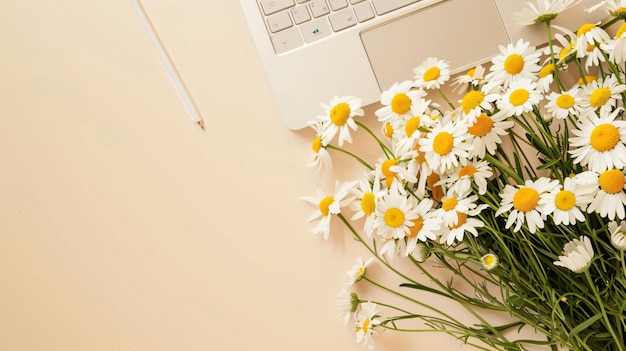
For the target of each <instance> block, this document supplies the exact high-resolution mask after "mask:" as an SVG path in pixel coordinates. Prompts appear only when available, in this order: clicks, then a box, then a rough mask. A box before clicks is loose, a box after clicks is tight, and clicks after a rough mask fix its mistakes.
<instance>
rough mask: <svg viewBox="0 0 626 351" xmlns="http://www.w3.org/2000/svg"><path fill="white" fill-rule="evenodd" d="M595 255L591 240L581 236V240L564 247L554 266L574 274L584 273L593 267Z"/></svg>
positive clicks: (573, 241)
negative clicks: (592, 261)
mask: <svg viewBox="0 0 626 351" xmlns="http://www.w3.org/2000/svg"><path fill="white" fill-rule="evenodd" d="M593 255H594V252H593V245H591V240H590V239H589V237H587V236H585V235H581V236H580V238H579V239H573V240H572V241H569V242H568V243H567V244H565V246H563V252H562V253H561V255H560V256H559V260H558V261H555V262H554V265H555V266H559V267H564V268H567V269H569V270H570V271H572V272H574V273H582V272H584V271H585V270H587V268H589V266H590V265H591V260H592V259H593Z"/></svg>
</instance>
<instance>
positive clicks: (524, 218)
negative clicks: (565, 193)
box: [496, 177, 559, 233]
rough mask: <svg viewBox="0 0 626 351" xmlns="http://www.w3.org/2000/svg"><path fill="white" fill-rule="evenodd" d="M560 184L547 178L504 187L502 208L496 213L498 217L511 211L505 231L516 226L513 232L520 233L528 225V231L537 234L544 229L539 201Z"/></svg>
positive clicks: (543, 217)
mask: <svg viewBox="0 0 626 351" xmlns="http://www.w3.org/2000/svg"><path fill="white" fill-rule="evenodd" d="M558 184H559V182H558V180H550V179H548V178H545V177H541V178H539V179H537V180H536V181H532V180H526V182H525V183H524V185H516V186H512V185H509V184H507V185H506V186H505V187H504V193H502V194H500V197H501V201H500V208H499V209H498V210H497V211H496V216H500V215H502V214H503V213H506V212H509V211H510V213H509V216H508V219H507V221H506V225H505V229H509V228H511V226H513V224H515V227H514V228H513V232H518V231H519V230H520V229H521V228H522V225H523V224H524V223H526V224H527V225H528V230H529V231H530V232H531V233H535V232H536V231H537V229H541V228H543V227H544V220H545V216H543V215H542V213H543V210H542V206H541V204H540V203H539V200H541V197H542V196H545V194H547V193H549V192H550V191H553V189H554V188H556V187H557V186H558Z"/></svg>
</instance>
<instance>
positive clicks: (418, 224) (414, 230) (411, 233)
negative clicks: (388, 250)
mask: <svg viewBox="0 0 626 351" xmlns="http://www.w3.org/2000/svg"><path fill="white" fill-rule="evenodd" d="M411 222H413V223H415V224H413V225H412V226H409V230H408V231H407V232H405V233H404V235H406V236H407V237H408V238H415V237H416V236H417V234H418V233H419V232H420V230H422V228H423V227H424V218H422V217H417V218H415V219H412V220H411Z"/></svg>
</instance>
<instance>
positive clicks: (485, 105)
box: [459, 80, 502, 122]
mask: <svg viewBox="0 0 626 351" xmlns="http://www.w3.org/2000/svg"><path fill="white" fill-rule="evenodd" d="M501 97H502V85H501V84H500V82H499V81H496V80H490V81H488V82H487V83H485V84H483V85H481V86H480V89H479V90H470V91H468V92H467V93H466V94H465V95H464V96H463V98H462V99H461V100H459V102H460V103H461V111H463V115H464V116H465V117H466V118H467V119H468V121H471V122H474V120H475V119H476V117H477V116H479V115H480V114H481V113H484V111H491V110H493V108H494V107H495V106H494V102H495V101H497V100H499V99H500V98H501Z"/></svg>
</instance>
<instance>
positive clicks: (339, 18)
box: [328, 9, 356, 32]
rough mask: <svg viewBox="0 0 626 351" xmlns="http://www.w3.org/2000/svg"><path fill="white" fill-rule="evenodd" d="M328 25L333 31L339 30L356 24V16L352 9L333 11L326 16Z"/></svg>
mask: <svg viewBox="0 0 626 351" xmlns="http://www.w3.org/2000/svg"><path fill="white" fill-rule="evenodd" d="M328 19H329V20H330V25H331V26H332V27H333V30H334V31H335V32H339V31H340V30H342V29H346V28H348V27H352V26H354V25H355V24H356V16H355V15H354V12H352V9H344V10H341V11H339V12H334V13H332V14H331V15H330V16H328Z"/></svg>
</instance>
